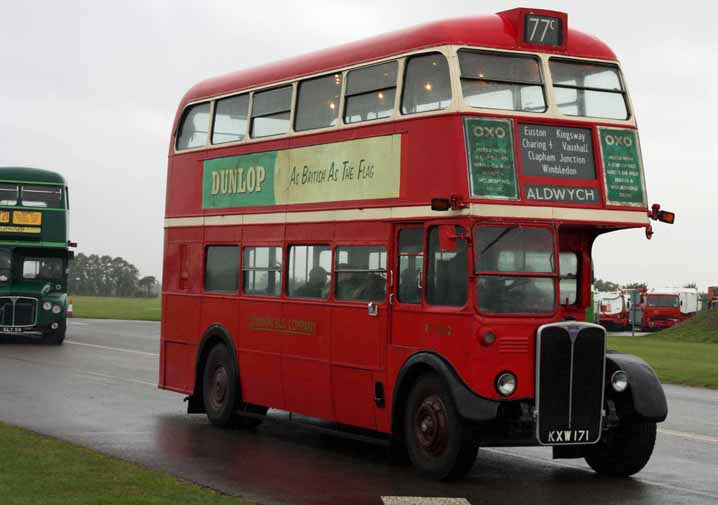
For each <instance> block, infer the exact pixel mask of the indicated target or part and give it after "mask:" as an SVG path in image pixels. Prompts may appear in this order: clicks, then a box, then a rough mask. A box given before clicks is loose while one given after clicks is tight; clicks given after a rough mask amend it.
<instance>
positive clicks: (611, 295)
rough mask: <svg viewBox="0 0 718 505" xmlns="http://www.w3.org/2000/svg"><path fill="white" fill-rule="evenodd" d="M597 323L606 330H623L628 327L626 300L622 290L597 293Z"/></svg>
mask: <svg viewBox="0 0 718 505" xmlns="http://www.w3.org/2000/svg"><path fill="white" fill-rule="evenodd" d="M599 296H600V308H599V315H598V324H600V325H601V326H603V327H604V328H606V329H607V330H625V329H627V328H628V327H629V321H628V306H629V304H628V300H629V299H627V296H626V294H625V293H624V292H623V291H608V292H604V293H599Z"/></svg>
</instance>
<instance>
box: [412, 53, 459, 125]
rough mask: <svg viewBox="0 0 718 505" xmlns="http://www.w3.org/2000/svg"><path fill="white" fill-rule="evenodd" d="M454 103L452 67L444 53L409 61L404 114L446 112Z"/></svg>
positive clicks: (416, 57)
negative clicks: (450, 69) (452, 102)
mask: <svg viewBox="0 0 718 505" xmlns="http://www.w3.org/2000/svg"><path fill="white" fill-rule="evenodd" d="M449 103H451V79H450V78H449V64H448V63H447V62H446V58H445V57H444V55H443V54H441V53H430V54H423V55H421V56H414V57H413V58H409V61H408V62H407V64H406V73H405V77H404V92H403V94H402V99H401V113H402V114H416V113H418V112H429V111H432V110H441V109H445V108H447V107H448V106H449Z"/></svg>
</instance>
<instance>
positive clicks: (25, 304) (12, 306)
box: [0, 296, 38, 327]
mask: <svg viewBox="0 0 718 505" xmlns="http://www.w3.org/2000/svg"><path fill="white" fill-rule="evenodd" d="M37 303H38V301H37V298H28V297H23V296H4V297H0V326H4V327H19V326H34V325H35V321H36V316H37Z"/></svg>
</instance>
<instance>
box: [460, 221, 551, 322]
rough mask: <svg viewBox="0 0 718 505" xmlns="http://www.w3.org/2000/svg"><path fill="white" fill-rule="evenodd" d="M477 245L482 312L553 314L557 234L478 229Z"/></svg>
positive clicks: (542, 230) (504, 228)
mask: <svg viewBox="0 0 718 505" xmlns="http://www.w3.org/2000/svg"><path fill="white" fill-rule="evenodd" d="M474 244H475V270H476V272H477V273H478V274H479V279H478V283H477V299H478V303H479V310H480V311H481V312H488V313H517V314H537V313H550V312H553V310H554V306H555V299H556V288H555V282H554V280H555V259H554V258H555V256H554V242H553V234H552V232H551V231H550V230H549V229H547V228H533V227H532V228H530V227H521V226H478V227H476V229H475V231H474ZM526 274H532V275H530V276H529V275H526Z"/></svg>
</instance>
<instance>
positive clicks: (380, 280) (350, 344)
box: [331, 242, 391, 429]
mask: <svg viewBox="0 0 718 505" xmlns="http://www.w3.org/2000/svg"><path fill="white" fill-rule="evenodd" d="M387 255H388V252H387V248H386V244H385V243H383V244H376V245H366V242H364V243H363V244H356V245H341V246H337V247H336V249H335V251H334V275H335V279H334V299H335V300H336V303H334V304H333V307H332V343H331V360H332V367H331V373H332V388H333V390H332V395H333V398H334V412H335V418H336V421H337V422H340V423H344V424H352V425H356V426H361V427H364V428H371V429H376V428H378V427H379V426H383V425H385V424H386V422H385V420H380V419H377V414H378V415H381V412H384V403H383V401H382V399H383V384H384V381H385V379H384V377H385V372H384V370H385V369H386V365H385V360H386V358H385V355H386V341H387V331H388V328H387V324H388V320H389V312H388V310H389V305H388V294H387V286H388V285H389V284H390V282H391V278H390V277H391V274H390V273H389V272H388V269H387Z"/></svg>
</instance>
